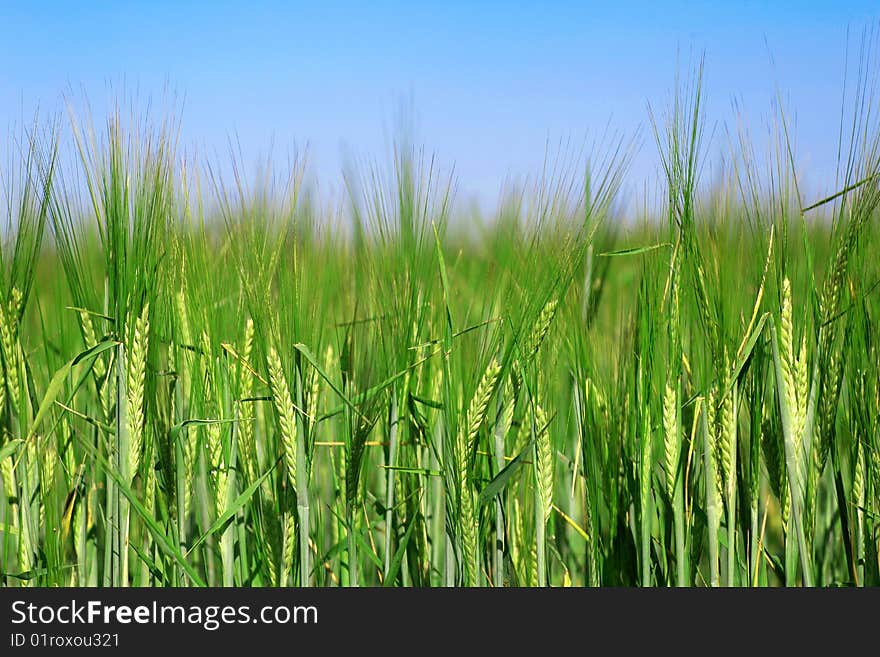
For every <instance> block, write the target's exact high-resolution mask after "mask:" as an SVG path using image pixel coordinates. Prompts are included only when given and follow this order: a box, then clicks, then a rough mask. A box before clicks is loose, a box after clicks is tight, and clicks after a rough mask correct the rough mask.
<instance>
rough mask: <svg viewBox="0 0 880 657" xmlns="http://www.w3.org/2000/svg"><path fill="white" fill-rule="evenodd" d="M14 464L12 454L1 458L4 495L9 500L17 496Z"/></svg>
mask: <svg viewBox="0 0 880 657" xmlns="http://www.w3.org/2000/svg"><path fill="white" fill-rule="evenodd" d="M13 465H14V463H13V461H12V456H7V457H5V458H4V459H2V460H0V478H2V479H3V495H5V496H6V499H7V500H12V499H13V498H15V497H16V496H17V492H16V485H15V470H14V469H13V467H12V466H13Z"/></svg>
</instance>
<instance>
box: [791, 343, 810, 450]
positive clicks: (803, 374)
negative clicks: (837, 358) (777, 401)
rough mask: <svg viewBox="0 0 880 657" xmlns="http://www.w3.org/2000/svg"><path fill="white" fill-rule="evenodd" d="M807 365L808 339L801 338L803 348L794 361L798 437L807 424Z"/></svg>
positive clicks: (808, 378)
mask: <svg viewBox="0 0 880 657" xmlns="http://www.w3.org/2000/svg"><path fill="white" fill-rule="evenodd" d="M808 367H809V365H808V364H807V338H806V336H803V337H802V338H801V348H800V351H799V352H798V357H797V359H796V360H795V361H794V371H795V373H796V377H795V379H796V380H795V383H796V385H797V390H796V392H795V397H796V398H797V422H796V423H795V428H796V431H797V435H798V436H803V434H804V429H805V426H806V422H807V403H808V401H809V396H810V375H809V371H808Z"/></svg>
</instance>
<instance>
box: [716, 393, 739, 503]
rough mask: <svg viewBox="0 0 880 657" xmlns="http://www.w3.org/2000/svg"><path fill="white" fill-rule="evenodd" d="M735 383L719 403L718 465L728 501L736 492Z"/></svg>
mask: <svg viewBox="0 0 880 657" xmlns="http://www.w3.org/2000/svg"><path fill="white" fill-rule="evenodd" d="M736 402H737V400H736V383H734V384H733V387H732V388H731V389H730V390H728V391H727V394H726V395H725V397H724V400H723V401H722V402H721V426H720V427H719V445H718V464H719V466H720V467H719V469H720V471H721V481H722V484H723V491H724V498H725V499H727V500H728V501H729V500H730V498H731V497H732V496H733V494H734V491H735V490H736V434H737V431H736V429H737V427H736V411H737V409H736Z"/></svg>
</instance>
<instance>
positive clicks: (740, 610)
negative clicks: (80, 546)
mask: <svg viewBox="0 0 880 657" xmlns="http://www.w3.org/2000/svg"><path fill="white" fill-rule="evenodd" d="M878 603H880V590H878V589H874V590H824V591H818V590H804V589H800V590H781V589H777V590H767V589H764V590H730V591H723V590H715V591H712V590H707V589H691V590H682V589H679V590H659V589H655V590H634V589H480V590H475V589H470V590H469V589H432V590H428V589H281V588H277V589H110V588H104V589H83V588H67V589H65V588H54V589H19V588H15V589H12V588H8V589H0V628H2V635H0V655H17V654H59V653H63V652H65V651H70V650H74V651H95V650H97V651H99V652H117V651H118V652H120V653H121V654H139V653H141V652H145V651H149V652H151V654H156V651H163V650H170V651H171V653H170V654H176V652H177V650H178V649H184V648H186V649H198V650H217V649H220V650H222V651H223V652H222V654H230V651H233V650H242V651H245V650H247V651H253V650H259V651H260V653H259V654H273V650H272V648H273V647H283V651H282V652H283V654H291V650H293V652H298V651H300V650H301V649H303V648H310V649H321V650H325V651H329V652H328V653H327V654H339V653H338V651H341V650H343V649H345V650H359V651H364V652H365V654H372V653H374V652H375V653H378V652H382V653H385V654H414V653H417V652H420V651H421V650H422V649H423V647H424V646H426V645H430V646H436V647H439V648H442V649H443V650H456V651H457V652H461V653H462V657H463V655H465V654H473V651H475V650H478V649H479V650H498V649H502V648H503V649H518V650H523V649H524V648H525V647H526V646H535V647H537V648H541V647H543V648H546V649H550V648H551V647H553V646H557V647H556V648H553V650H554V651H562V650H563V649H564V646H566V645H571V646H577V647H580V648H582V649H583V650H584V651H587V652H589V651H590V650H591V649H598V648H602V647H609V648H610V647H614V646H617V647H618V648H620V649H621V650H623V651H624V654H628V653H629V651H631V650H635V649H644V650H652V651H658V652H667V651H673V652H676V653H677V652H679V651H681V650H686V651H691V650H702V649H708V648H710V647H713V646H714V647H717V646H719V645H723V644H725V643H730V645H731V647H733V646H734V645H736V646H740V647H742V648H744V649H746V648H747V649H753V650H757V651H758V654H764V653H766V652H767V651H769V650H771V649H773V650H777V649H778V650H785V651H786V652H788V651H790V650H791V648H792V647H793V646H794V645H798V644H801V645H808V646H809V647H811V648H813V649H817V648H819V647H820V646H822V644H826V645H827V646H828V647H829V648H834V649H835V650H839V649H840V648H841V646H843V645H846V644H847V643H848V642H850V641H853V642H855V643H856V644H861V642H862V641H867V642H868V644H869V645H871V646H872V649H876V636H877V635H876V632H875V627H876V624H877V618H878V616H877V609H878V608H880V605H878ZM872 636H873V637H874V638H873V639H871V638H870V637H872ZM872 641H873V643H872ZM50 651H51V652H50ZM517 654H519V653H518V652H517Z"/></svg>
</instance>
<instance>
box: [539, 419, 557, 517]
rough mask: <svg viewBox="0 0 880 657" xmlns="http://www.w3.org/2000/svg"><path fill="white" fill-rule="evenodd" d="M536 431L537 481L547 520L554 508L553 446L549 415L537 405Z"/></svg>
mask: <svg viewBox="0 0 880 657" xmlns="http://www.w3.org/2000/svg"><path fill="white" fill-rule="evenodd" d="M535 432H536V434H535V481H536V482H537V485H538V495H539V497H540V499H541V502H542V505H543V509H542V510H543V512H544V521H545V522H546V520H547V518H549V517H550V512H551V511H552V509H553V448H552V446H551V444H550V427H549V426H548V425H547V415H546V414H545V413H544V409H542V408H541V407H540V406H536V407H535Z"/></svg>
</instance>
